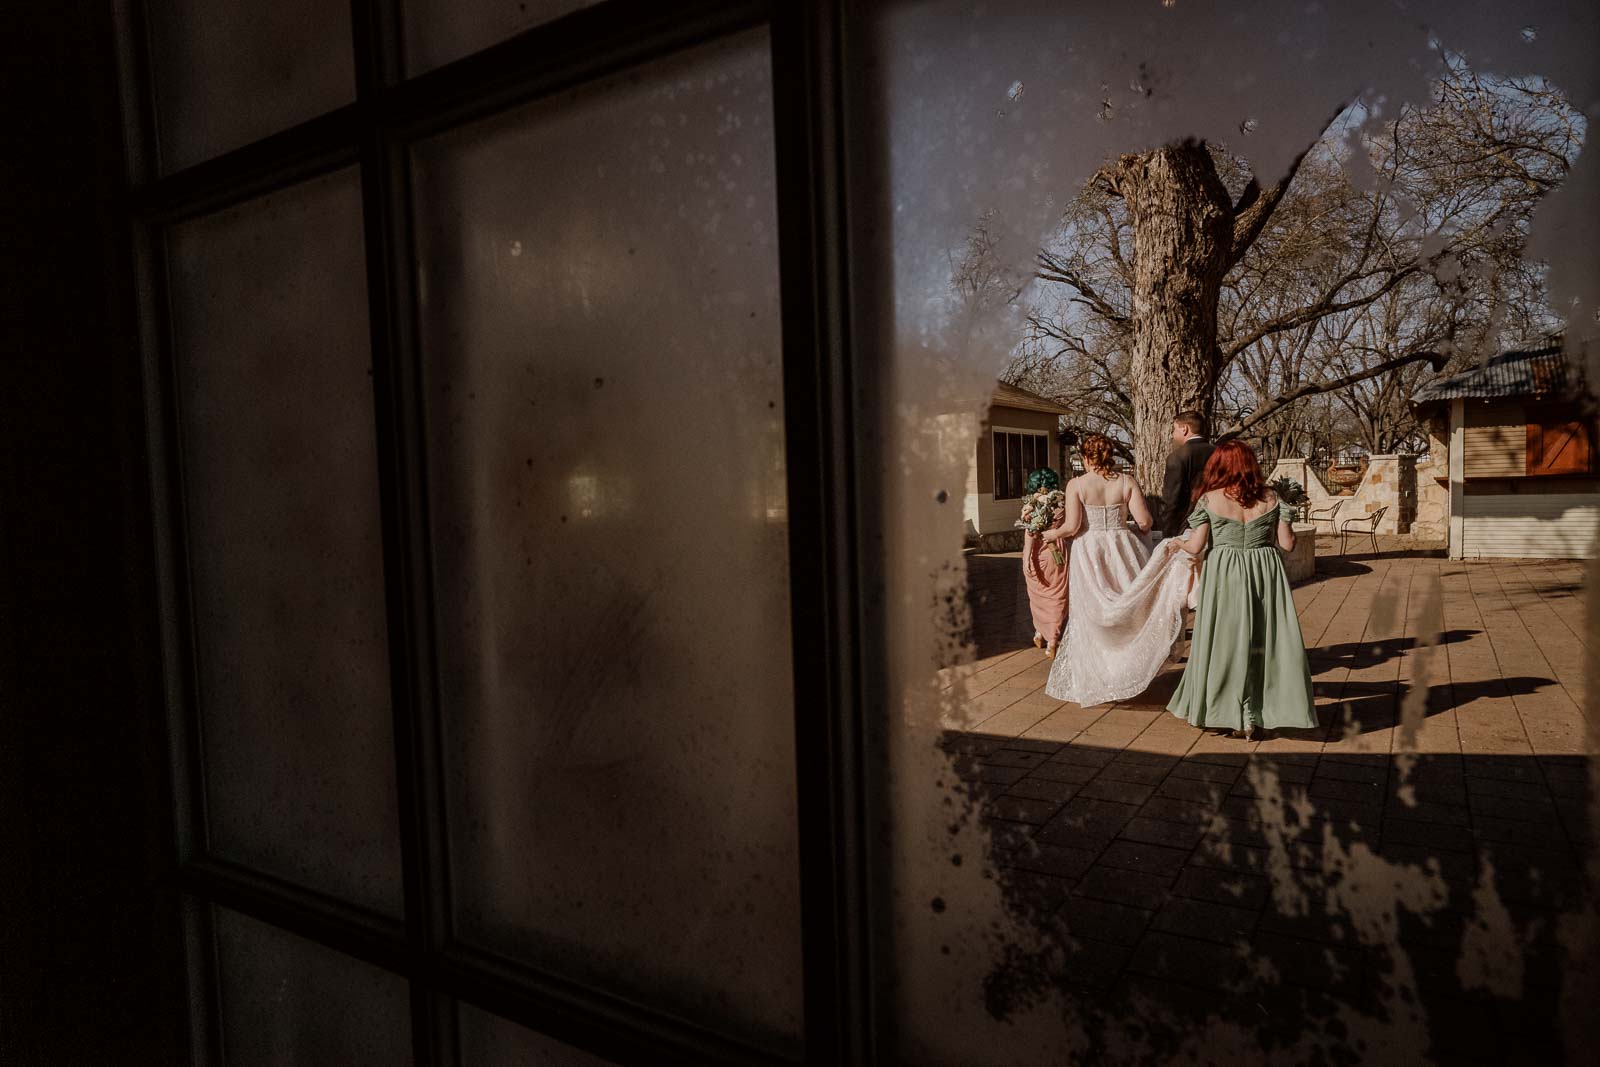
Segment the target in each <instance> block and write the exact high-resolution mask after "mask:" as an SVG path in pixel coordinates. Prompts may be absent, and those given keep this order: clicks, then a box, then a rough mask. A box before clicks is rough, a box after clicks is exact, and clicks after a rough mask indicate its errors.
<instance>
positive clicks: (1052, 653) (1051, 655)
mask: <svg viewBox="0 0 1600 1067" xmlns="http://www.w3.org/2000/svg"><path fill="white" fill-rule="evenodd" d="M1060 647H1061V646H1059V645H1051V646H1050V647H1049V648H1047V649H1045V650H1044V658H1045V659H1055V658H1056V649H1058V648H1060Z"/></svg>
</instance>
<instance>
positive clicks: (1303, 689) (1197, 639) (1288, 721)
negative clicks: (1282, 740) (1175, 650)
mask: <svg viewBox="0 0 1600 1067" xmlns="http://www.w3.org/2000/svg"><path fill="white" fill-rule="evenodd" d="M1293 514H1294V509H1293V508H1291V507H1289V505H1287V504H1280V505H1279V506H1278V507H1276V508H1273V509H1272V510H1271V511H1268V512H1265V513H1264V514H1261V515H1258V516H1256V517H1255V518H1253V519H1251V520H1249V521H1248V522H1240V521H1238V520H1237V519H1229V518H1225V517H1223V516H1221V515H1214V514H1212V513H1211V512H1210V511H1209V510H1208V509H1207V508H1206V506H1205V501H1204V499H1203V498H1202V500H1201V501H1200V503H1199V504H1197V505H1196V506H1195V509H1194V511H1193V512H1192V513H1191V514H1190V515H1189V525H1190V527H1191V528H1192V527H1195V526H1199V525H1200V524H1202V523H1210V524H1211V545H1210V548H1209V550H1208V552H1207V555H1206V562H1205V566H1204V567H1203V568H1201V571H1200V603H1199V607H1198V608H1197V609H1196V611H1195V619H1194V641H1193V642H1192V643H1191V644H1190V645H1189V662H1188V664H1187V666H1186V667H1185V668H1184V671H1183V678H1182V680H1181V681H1179V682H1178V689H1177V692H1175V693H1174V694H1173V695H1172V700H1171V702H1169V703H1168V704H1167V710H1168V711H1170V712H1172V714H1174V715H1176V716H1178V717H1179V718H1180V719H1186V720H1188V721H1189V723H1191V724H1192V725H1194V726H1204V727H1210V728H1213V729H1229V730H1242V729H1244V727H1245V725H1246V723H1247V722H1249V723H1251V724H1254V725H1255V726H1258V727H1263V726H1264V727H1267V728H1269V729H1271V728H1276V727H1291V728H1295V727H1299V728H1309V727H1313V726H1315V725H1317V713H1316V710H1315V708H1314V707H1313V702H1312V698H1311V665H1310V663H1309V661H1308V660H1307V659H1306V647H1305V639H1304V638H1303V637H1302V636H1301V635H1300V620H1299V618H1298V617H1297V616H1296V615H1295V611H1294V598H1293V596H1292V595H1291V594H1290V592H1289V577H1288V575H1286V574H1285V573H1284V570H1283V559H1282V558H1281V557H1280V556H1279V555H1278V546H1277V544H1276V542H1275V540H1274V536H1275V534H1276V532H1277V526H1278V519H1279V517H1280V515H1281V516H1282V517H1283V518H1284V519H1286V520H1288V519H1291V517H1292V516H1293Z"/></svg>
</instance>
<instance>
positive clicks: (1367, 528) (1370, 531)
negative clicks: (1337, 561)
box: [1339, 507, 1389, 556]
mask: <svg viewBox="0 0 1600 1067" xmlns="http://www.w3.org/2000/svg"><path fill="white" fill-rule="evenodd" d="M1388 510H1389V509H1388V507H1381V508H1379V509H1378V510H1377V511H1374V512H1373V513H1372V514H1370V515H1362V516H1361V517H1360V518H1355V519H1346V520H1344V521H1343V522H1341V523H1340V524H1339V555H1341V556H1342V555H1344V546H1345V543H1346V542H1347V541H1348V540H1349V539H1350V535H1351V534H1355V535H1356V536H1358V537H1359V536H1360V535H1362V534H1366V535H1367V536H1368V537H1370V538H1372V551H1373V554H1374V555H1376V554H1377V551H1378V523H1379V522H1380V521H1382V519H1383V513H1384V512H1386V511H1388Z"/></svg>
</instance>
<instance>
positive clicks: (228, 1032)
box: [212, 908, 411, 1067]
mask: <svg viewBox="0 0 1600 1067" xmlns="http://www.w3.org/2000/svg"><path fill="white" fill-rule="evenodd" d="M212 926H213V929H214V930H215V932H216V938H217V977H218V986H219V987H220V988H219V991H220V995H221V1001H222V1043H223V1054H224V1058H225V1060H226V1062H227V1063H228V1064H230V1067H248V1065H251V1064H263V1065H271V1067H292V1065H295V1064H305V1065H306V1067H321V1065H323V1064H333V1063H351V1064H354V1063H374V1064H376V1063H383V1064H404V1063H410V1062H411V1013H410V998H409V992H408V989H407V987H406V982H405V980H404V979H402V978H400V977H398V976H397V975H393V974H390V973H389V972H387V971H382V970H379V969H378V968H376V967H371V966H368V965H367V964H365V963H362V962H361V961H359V960H355V959H352V958H351V957H349V956H346V955H343V954H342V953H339V952H335V951H333V950H332V949H329V948H325V947H323V946H322V945H319V944H317V943H316V942H314V941H307V940H305V939H304V938H301V937H297V936H295V935H294V934H291V933H287V932H286V931H283V930H280V929H278V928H277V927H275V926H269V925H268V924H266V923H263V922H258V921H256V920H255V919H252V918H249V917H248V916H245V915H240V914H239V913H238V912H235V911H229V910H227V909H226V908H213V909H212Z"/></svg>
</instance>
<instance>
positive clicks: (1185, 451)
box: [1156, 437, 1217, 537]
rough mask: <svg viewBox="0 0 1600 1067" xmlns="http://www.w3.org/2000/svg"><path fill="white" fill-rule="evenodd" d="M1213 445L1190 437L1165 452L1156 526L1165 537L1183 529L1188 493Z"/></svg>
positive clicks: (1187, 513)
mask: <svg viewBox="0 0 1600 1067" xmlns="http://www.w3.org/2000/svg"><path fill="white" fill-rule="evenodd" d="M1216 447H1217V446H1216V445H1214V444H1212V443H1211V442H1210V441H1207V440H1205V439H1203V438H1199V437H1191V438H1190V439H1189V440H1187V441H1185V442H1184V443H1183V444H1181V445H1179V446H1178V447H1176V448H1174V449H1173V450H1172V451H1171V452H1168V453H1167V470H1166V473H1165V475H1164V476H1163V477H1162V479H1161V514H1160V516H1159V518H1158V521H1157V522H1156V527H1157V529H1159V530H1160V531H1161V532H1162V533H1164V534H1166V535H1167V536H1168V537H1176V536H1177V535H1178V534H1180V533H1182V532H1183V528H1184V525H1185V524H1186V523H1187V521H1188V518H1189V510H1190V509H1189V493H1190V491H1191V490H1192V489H1193V488H1194V485H1195V483H1196V482H1198V481H1199V480H1200V472H1201V471H1202V470H1204V469H1205V466H1206V460H1208V459H1210V458H1211V453H1212V451H1213V450H1215V449H1216Z"/></svg>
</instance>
